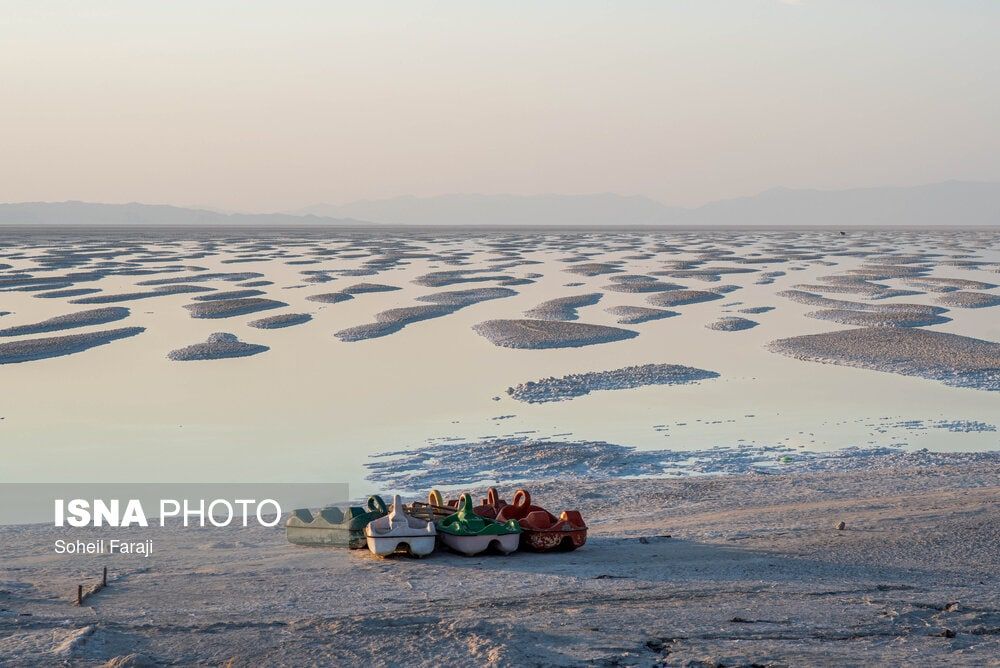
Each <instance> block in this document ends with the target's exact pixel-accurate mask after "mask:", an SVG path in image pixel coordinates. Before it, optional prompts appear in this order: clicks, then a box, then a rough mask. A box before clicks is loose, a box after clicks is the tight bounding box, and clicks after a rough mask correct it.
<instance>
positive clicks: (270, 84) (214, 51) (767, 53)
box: [0, 0, 1000, 211]
mask: <svg viewBox="0 0 1000 668" xmlns="http://www.w3.org/2000/svg"><path fill="white" fill-rule="evenodd" d="M998 34H1000V2H997V1H996V0H980V1H974V0H939V1H937V2H932V1H930V0H898V1H894V2H890V1H883V2H879V1H877V0H858V1H853V0H798V2H792V1H790V0H788V1H784V2H782V1H781V0H730V1H721V0H718V1H717V0H687V1H681V0H659V1H648V2H640V1H634V2H628V1H627V0H619V1H617V2H594V1H590V0H565V1H559V2H556V1H549V2H546V1H544V0H534V1H523V2H518V1H513V0H504V1H497V2H476V1H474V0H460V1H455V2H418V1H405V2H404V1H400V2H374V1H372V0H366V1H365V2H350V3H348V2H343V3H341V2H332V1H328V0H327V1H323V2H319V1H317V2H303V1H290V0H282V1H281V2H279V1H277V0H274V1H272V2H253V1H249V0H239V1H233V2H222V1H219V0H210V1H205V0H198V1H193V0H192V1H178V0H172V1H170V2H161V1H153V0H149V1H145V2H143V1H140V0H133V1H130V2H120V1H115V2H100V1H98V0H86V2H80V1H79V0H72V1H65V2H57V1H39V0H25V1H11V0H0V201H24V200H64V199H83V200H91V201H108V202H121V201H131V200H136V201H145V202H164V203H174V204H185V205H192V204H199V205H210V206H216V207H223V208H230V209H239V210H248V211H263V210H281V209H290V208H295V207H299V206H303V205H307V204H312V203H317V202H324V201H325V202H344V201H349V200H353V199H359V198H377V197H387V196H393V195H400V194H416V195H435V194H442V193H453V192H484V193H500V192H514V193H527V194H532V193H546V192H559V193H591V192H609V191H610V192H618V193H623V194H645V195H649V196H651V197H654V198H657V199H661V200H663V201H666V202H669V203H679V204H698V203H701V202H704V201H706V200H710V199H715V198H720V197H728V196H737V195H744V194H751V193H754V192H757V191H759V190H763V189H766V188H770V187H773V186H778V185H782V186H789V187H818V188H842V187H853V186H867V185H889V184H900V185H909V184H915V183H925V182H931V181H938V180H945V179H953V178H954V179H976V180H1000V129H998V128H1000V123H998V119H1000V39H998V37H997V36H998Z"/></svg>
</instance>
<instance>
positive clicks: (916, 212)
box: [0, 181, 1000, 227]
mask: <svg viewBox="0 0 1000 668" xmlns="http://www.w3.org/2000/svg"><path fill="white" fill-rule="evenodd" d="M371 223H376V224H382V225H462V226H476V225H528V226H542V225H576V226H580V225H588V226H595V225H596V226H602V227H607V226H640V225H680V226H694V227H696V226H703V225H717V226H725V227H739V226H743V225H755V226H795V227H803V226H804V227H809V226H835V227H848V226H858V225H861V226H883V225H906V226H928V225H934V226H948V225H953V226H982V225H991V226H996V225H1000V184H997V183H968V182H959V181H950V182H946V183H935V184H930V185H925V186H916V187H912V188H861V189H854V190H840V191H818V190H790V189H788V188H775V189H772V190H768V191H766V192H763V193H760V194H759V195H757V196H754V197H741V198H737V199H729V200H720V201H717V202H711V203H709V204H705V205H704V206H700V207H696V208H683V207H675V206H667V205H665V204H662V203H660V202H656V201H654V200H651V199H649V198H646V197H639V196H630V197H625V196H622V195H614V194H603V195H443V196H440V197H394V198H390V199H384V200H364V201H358V202H354V203H351V204H345V205H339V206H338V205H331V204H319V205H315V206H310V207H306V208H304V209H302V210H299V211H292V212H289V213H275V214H240V213H232V214H227V213H222V212H217V211H206V210H204V209H191V208H182V207H174V206H163V205H148V204H139V203H131V204H103V203H92V202H23V203H8V204H0V225H11V224H14V225H17V224H43V225H132V226H142V225H366V224H371Z"/></svg>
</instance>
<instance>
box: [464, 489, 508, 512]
mask: <svg viewBox="0 0 1000 668" xmlns="http://www.w3.org/2000/svg"><path fill="white" fill-rule="evenodd" d="M506 505H507V502H506V501H504V500H503V499H501V498H500V494H499V493H497V488H496V487H490V488H489V489H487V490H486V498H485V499H483V500H482V502H481V503H480V504H479V505H478V506H476V507H475V508H473V509H472V512H474V513H475V514H477V515H479V516H480V517H486V518H489V519H491V520H495V519H496V518H497V513H498V512H500V509H501V508H503V507H504V506H506Z"/></svg>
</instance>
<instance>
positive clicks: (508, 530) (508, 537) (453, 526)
mask: <svg viewBox="0 0 1000 668" xmlns="http://www.w3.org/2000/svg"><path fill="white" fill-rule="evenodd" d="M437 529H438V536H440V538H441V541H442V542H443V543H444V544H445V545H447V546H448V547H450V548H451V549H453V550H455V551H456V552H461V553H462V554H465V555H468V556H472V555H474V554H479V553H480V552H484V551H485V550H488V549H495V550H498V551H500V552H502V553H504V554H510V553H511V552H514V551H515V550H517V546H518V544H519V543H520V541H521V527H520V525H518V523H517V520H511V521H509V522H496V521H494V520H491V519H489V518H487V517H480V516H479V515H477V514H476V513H475V512H474V510H473V506H472V495H471V494H469V493H467V492H466V493H465V494H462V496H461V498H460V499H459V500H458V512H456V513H452V514H451V515H448V516H447V517H445V518H442V519H440V520H438V522H437Z"/></svg>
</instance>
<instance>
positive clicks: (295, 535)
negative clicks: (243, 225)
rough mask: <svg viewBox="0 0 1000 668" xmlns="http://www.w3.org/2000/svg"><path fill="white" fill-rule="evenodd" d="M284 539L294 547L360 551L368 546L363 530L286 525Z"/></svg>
mask: <svg viewBox="0 0 1000 668" xmlns="http://www.w3.org/2000/svg"><path fill="white" fill-rule="evenodd" d="M285 537H286V538H287V539H288V542H289V543H294V544H296V545H313V546H316V547H345V548H348V549H351V550H361V549H364V548H365V547H367V546H368V542H367V540H366V539H365V532H364V530H363V529H347V528H343V527H317V526H293V525H287V526H286V527H285Z"/></svg>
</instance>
